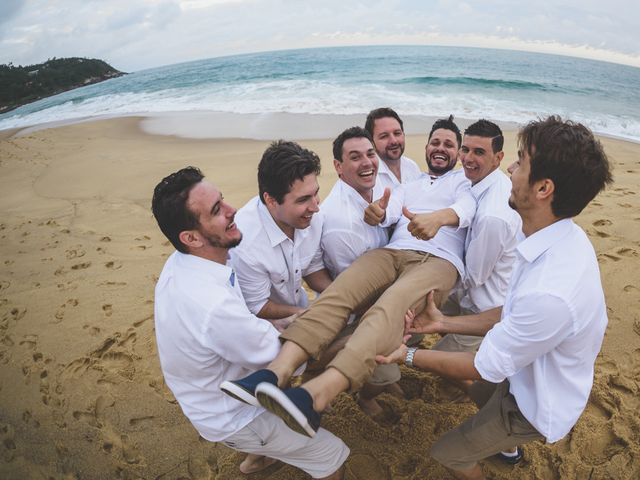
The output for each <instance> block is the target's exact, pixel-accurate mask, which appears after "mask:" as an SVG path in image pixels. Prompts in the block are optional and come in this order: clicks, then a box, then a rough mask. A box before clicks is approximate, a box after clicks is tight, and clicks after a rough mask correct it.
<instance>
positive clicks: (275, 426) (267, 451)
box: [222, 412, 349, 478]
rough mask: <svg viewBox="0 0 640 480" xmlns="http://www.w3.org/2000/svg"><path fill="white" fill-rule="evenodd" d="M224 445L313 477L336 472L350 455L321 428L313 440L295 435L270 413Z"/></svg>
mask: <svg viewBox="0 0 640 480" xmlns="http://www.w3.org/2000/svg"><path fill="white" fill-rule="evenodd" d="M222 443H224V444H225V445H226V446H227V447H229V448H233V449H234V450H238V451H241V452H246V453H253V454H256V455H264V456H265V457H269V458H275V459H276V460H280V461H282V462H284V463H287V464H289V465H293V466H294V467H297V468H299V469H300V470H303V471H304V472H306V473H308V474H309V475H311V477H313V478H324V477H328V476H329V475H331V474H333V473H335V472H336V471H337V470H338V469H339V468H340V467H341V466H342V464H343V463H344V462H345V460H346V459H347V457H348V456H349V447H347V446H346V445H345V444H344V442H343V441H342V440H340V439H339V438H338V437H336V436H335V435H334V434H332V433H330V432H329V431H327V430H325V429H323V428H320V429H319V430H318V431H317V432H316V435H315V436H314V437H313V438H309V437H306V436H304V435H300V434H299V433H296V432H294V431H293V430H291V429H290V428H289V427H287V425H286V424H285V423H284V422H283V421H282V419H280V418H279V417H277V416H275V415H273V414H271V413H269V412H264V413H262V414H260V415H258V416H257V417H256V418H254V419H253V420H252V421H251V422H250V423H249V424H248V425H247V426H245V427H244V428H242V429H241V430H239V431H237V432H236V433H234V434H232V435H230V436H229V437H227V438H225V439H224V440H223V441H222Z"/></svg>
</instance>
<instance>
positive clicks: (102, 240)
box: [100, 237, 111, 242]
mask: <svg viewBox="0 0 640 480" xmlns="http://www.w3.org/2000/svg"><path fill="white" fill-rule="evenodd" d="M100 241H101V242H110V241H111V237H102V238H101V239H100Z"/></svg>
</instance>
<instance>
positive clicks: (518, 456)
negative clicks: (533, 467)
mask: <svg viewBox="0 0 640 480" xmlns="http://www.w3.org/2000/svg"><path fill="white" fill-rule="evenodd" d="M496 457H497V458H499V459H500V460H502V461H503V462H504V463H506V464H507V465H517V464H518V463H520V461H521V460H522V458H523V457H524V451H523V450H522V447H516V453H515V455H505V454H504V452H500V453H497V454H496Z"/></svg>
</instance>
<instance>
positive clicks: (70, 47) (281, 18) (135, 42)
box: [0, 0, 640, 72]
mask: <svg viewBox="0 0 640 480" xmlns="http://www.w3.org/2000/svg"><path fill="white" fill-rule="evenodd" d="M385 44H410V45H457V46H478V47H495V48H511V49H518V50H532V51H538V52H547V53H560V54H566V55H574V56H580V57H587V58H596V59H602V60H609V61H614V62H618V63H625V64H629V65H634V66H638V67H640V2H638V1H637V0H608V1H602V0H556V1H554V0H540V1H537V2H535V1H532V0H527V1H517V0H516V1H513V0H483V1H482V2H479V1H478V2H473V1H470V0H469V1H464V0H463V1H459V0H368V1H366V2H361V1H348V0H319V1H307V0H0V63H9V62H12V63H13V64H14V65H29V64H34V63H39V62H42V61H44V60H46V59H47V58H51V57H71V56H80V57H89V58H101V59H104V60H106V61H107V62H108V63H110V64H111V65H113V66H114V67H115V68H118V69H120V70H123V71H128V72H131V71H137V70H142V69H145V68H150V67H155V66H160V65H168V64H173V63H179V62H186V61H190V60H198V59H204V58H210V57H216V56H222V55H231V54H235V53H247V52H256V51H264V50H280V49H290V48H305V47H321V46H335V45H385Z"/></svg>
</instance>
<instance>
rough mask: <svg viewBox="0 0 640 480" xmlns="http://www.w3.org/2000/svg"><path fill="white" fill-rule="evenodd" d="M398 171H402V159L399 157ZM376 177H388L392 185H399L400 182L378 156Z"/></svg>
mask: <svg viewBox="0 0 640 480" xmlns="http://www.w3.org/2000/svg"><path fill="white" fill-rule="evenodd" d="M400 171H402V157H400ZM378 175H386V176H387V177H389V178H390V179H391V180H392V182H393V184H394V185H400V181H399V180H398V177H396V176H395V174H394V173H393V172H392V171H391V170H390V169H389V166H388V165H387V164H386V162H385V161H384V160H382V159H381V158H380V156H378Z"/></svg>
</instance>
